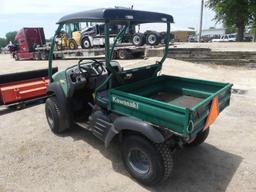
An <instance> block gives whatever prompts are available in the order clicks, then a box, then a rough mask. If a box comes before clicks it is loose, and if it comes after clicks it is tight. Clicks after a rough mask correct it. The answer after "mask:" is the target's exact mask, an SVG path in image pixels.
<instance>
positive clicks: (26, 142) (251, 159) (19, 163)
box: [0, 55, 256, 192]
mask: <svg viewBox="0 0 256 192" xmlns="http://www.w3.org/2000/svg"><path fill="white" fill-rule="evenodd" d="M143 61H144V60H143ZM146 61H149V60H145V61H144V62H146ZM139 62H141V61H137V60H131V61H126V62H124V63H125V66H127V67H131V66H132V65H134V64H137V63H139ZM56 63H57V65H58V66H59V68H65V67H66V66H68V65H69V64H72V63H75V62H74V61H57V62H56ZM0 67H1V74H4V73H10V72H14V71H25V70H32V69H38V68H45V67H47V62H44V61H18V62H15V61H13V60H12V59H11V58H10V57H9V56H8V55H0ZM163 73H165V74H171V75H177V76H185V77H193V78H202V79H208V80H217V81H225V82H232V83H234V88H236V89H241V90H244V91H245V94H233V95H232V101H231V106H230V107H228V108H227V109H226V110H225V111H224V112H223V113H221V115H220V116H219V118H218V119H217V121H216V122H215V123H214V124H213V125H212V127H211V133H210V135H209V137H208V139H207V141H206V142H205V143H204V144H202V145H201V146H199V147H198V148H194V149H183V150H180V151H178V152H177V153H176V154H175V157H174V163H175V166H174V170H173V174H172V176H171V178H170V179H169V180H168V182H167V183H166V184H163V185H159V186H157V187H154V188H148V187H144V186H142V185H140V184H138V183H136V182H135V181H134V180H133V179H132V178H130V177H129V175H128V173H127V172H126V170H125V169H124V166H123V164H122V162H121V158H120V153H119V150H118V149H119V147H118V144H117V143H115V142H114V143H113V144H112V145H111V146H110V147H109V148H108V149H105V148H104V146H103V144H102V143H101V142H100V141H98V140H97V139H96V138H95V137H94V136H92V135H91V134H90V133H89V132H87V131H85V130H83V129H79V128H76V129H74V130H72V131H69V132H67V133H65V134H63V135H61V136H56V135H54V134H52V133H51V131H50V130H49V128H48V125H47V122H46V119H45V114H44V104H39V105H35V106H30V107H28V108H26V109H23V110H19V111H11V110H8V109H4V108H3V109H1V110H0V192H2V191H4V192H6V191H10V192H19V191H26V192H28V191H31V192H34V191H38V192H40V191H47V192H48V191H61V192H63V191H68V192H70V191H83V192H84V191H123V192H125V191H180V192H186V191H188V192H193V191H194V192H200V191H201V192H205V191H207V192H215V191H230V192H240V191H243V192H247V191H248V192H249V191H251V192H254V191H256V183H255V181H256V163H255V159H256V139H255V138H256V129H255V128H256V120H255V117H256V110H255V108H256V102H255V100H256V84H255V82H256V75H255V74H256V73H255V70H250V69H246V68H242V67H239V68H235V67H225V66H219V65H218V66H215V65H201V64H192V63H188V62H183V61H177V60H173V59H167V61H166V62H165V64H164V68H163Z"/></svg>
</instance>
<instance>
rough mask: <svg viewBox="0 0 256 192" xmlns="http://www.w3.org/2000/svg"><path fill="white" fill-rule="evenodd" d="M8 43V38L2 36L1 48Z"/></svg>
mask: <svg viewBox="0 0 256 192" xmlns="http://www.w3.org/2000/svg"><path fill="white" fill-rule="evenodd" d="M6 44H7V43H6V39H5V38H1V37H0V48H1V47H5V46H6Z"/></svg>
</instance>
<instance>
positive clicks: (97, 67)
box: [78, 58, 105, 77]
mask: <svg viewBox="0 0 256 192" xmlns="http://www.w3.org/2000/svg"><path fill="white" fill-rule="evenodd" d="M84 60H92V61H93V63H91V64H90V65H89V64H88V63H83V62H82V61H84ZM81 64H87V65H86V66H81ZM78 69H79V71H80V72H81V73H82V74H84V75H85V76H86V77H98V76H100V75H101V74H102V73H103V71H104V70H105V69H104V67H103V63H102V62H100V61H97V60H96V59H91V58H90V59H89V58H86V59H80V60H79V62H78Z"/></svg>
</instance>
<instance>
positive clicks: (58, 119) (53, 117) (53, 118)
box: [45, 97, 67, 134]
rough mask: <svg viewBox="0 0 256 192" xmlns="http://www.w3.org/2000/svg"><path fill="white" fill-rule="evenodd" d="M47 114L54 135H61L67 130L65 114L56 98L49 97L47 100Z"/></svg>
mask: <svg viewBox="0 0 256 192" xmlns="http://www.w3.org/2000/svg"><path fill="white" fill-rule="evenodd" d="M45 114H46V118H47V122H48V125H49V127H50V129H51V131H52V132H53V133H55V134H59V133H61V132H63V131H64V130H66V129H67V128H66V127H63V122H65V118H64V115H63V112H62V111H61V110H60V108H59V106H58V103H57V100H56V97H49V98H48V99H47V100H46V102H45Z"/></svg>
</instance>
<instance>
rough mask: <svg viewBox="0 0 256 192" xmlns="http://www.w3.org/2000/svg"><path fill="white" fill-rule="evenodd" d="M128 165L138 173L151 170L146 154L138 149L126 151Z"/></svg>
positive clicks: (142, 173)
mask: <svg viewBox="0 0 256 192" xmlns="http://www.w3.org/2000/svg"><path fill="white" fill-rule="evenodd" d="M128 164H129V167H130V168H131V169H132V170H133V171H134V172H136V173H137V174H140V175H146V174H148V173H149V172H150V170H151V161H150V159H149V157H148V155H147V154H146V153H145V152H144V151H142V150H140V149H132V150H130V151H129V153H128Z"/></svg>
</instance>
